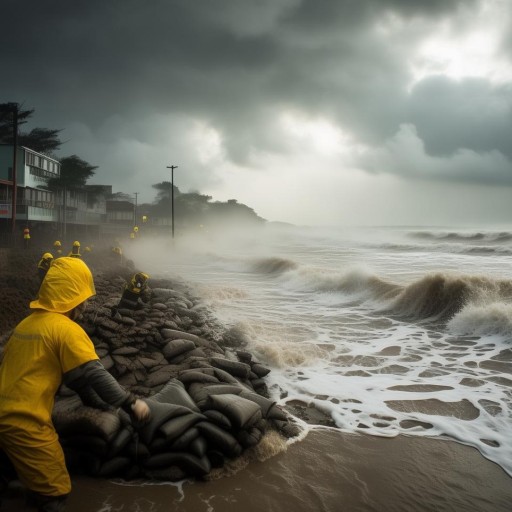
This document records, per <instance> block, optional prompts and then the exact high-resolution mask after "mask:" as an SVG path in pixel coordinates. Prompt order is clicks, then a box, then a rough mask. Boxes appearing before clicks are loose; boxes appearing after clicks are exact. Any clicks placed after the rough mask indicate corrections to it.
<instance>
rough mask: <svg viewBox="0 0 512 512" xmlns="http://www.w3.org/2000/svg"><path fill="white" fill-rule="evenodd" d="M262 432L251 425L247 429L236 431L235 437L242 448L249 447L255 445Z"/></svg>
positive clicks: (259, 439)
mask: <svg viewBox="0 0 512 512" xmlns="http://www.w3.org/2000/svg"><path fill="white" fill-rule="evenodd" d="M262 436H263V433H262V432H261V431H260V430H259V429H258V428H256V427H251V428H250V429H249V430H241V431H240V432H238V434H237V436H236V438H237V440H238V442H239V443H240V444H241V445H242V446H243V447H244V448H251V447H252V446H256V445H257V444H258V443H259V442H260V441H261V437H262Z"/></svg>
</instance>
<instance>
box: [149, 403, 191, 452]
mask: <svg viewBox="0 0 512 512" xmlns="http://www.w3.org/2000/svg"><path fill="white" fill-rule="evenodd" d="M146 403H147V404H148V406H149V408H150V410H151V419H150V420H149V423H146V424H145V425H144V426H143V427H142V428H140V429H139V435H140V438H141V440H142V442H143V443H145V444H149V443H150V442H151V440H152V439H153V436H154V435H155V432H156V431H157V429H158V428H159V427H160V426H161V425H162V424H163V423H165V422H166V421H168V420H170V419H171V418H176V417H177V416H182V415H184V414H188V413H190V409H188V408H187V407H183V406H182V405H174V404H163V403H160V402H157V401H156V400H153V399H152V398H151V399H148V400H146Z"/></svg>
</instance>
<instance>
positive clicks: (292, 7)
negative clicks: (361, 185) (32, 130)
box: [0, 0, 512, 183]
mask: <svg viewBox="0 0 512 512" xmlns="http://www.w3.org/2000/svg"><path fill="white" fill-rule="evenodd" d="M478 3H479V2H477V0H469V1H462V0H431V1H428V2H426V1H424V0H421V1H420V0H418V1H414V0H265V1H260V2H247V1H242V0H216V1H207V2H205V1H203V2H201V1H191V0H154V1H151V2H141V1H140V0H117V1H114V0H111V1H107V0H89V1H84V0H74V1H72V2H70V1H69V0H66V1H64V0H47V1H44V2H42V1H37V0H32V1H27V0H7V1H4V2H3V5H2V18H3V23H2V30H1V31H0V59H1V62H2V67H3V70H7V72H4V73H3V75H4V80H2V83H1V84H0V97H1V101H20V102H23V103H24V104H25V106H26V107H27V108H32V107H34V108H35V109H36V115H35V118H34V122H35V124H37V125H40V126H48V127H52V128H68V130H67V133H66V129H65V130H64V132H63V138H64V139H66V138H67V134H70V136H72V137H75V138H78V137H80V136H83V134H84V133H88V134H89V136H88V137H85V138H84V140H87V141H89V146H87V145H86V144H85V142H84V140H73V141H70V143H69V144H68V145H67V146H64V148H63V151H64V153H67V151H68V148H69V150H70V151H71V150H73V152H75V151H79V150H81V151H82V152H87V151H89V153H88V154H86V155H85V154H84V155H83V156H84V158H88V159H89V160H90V161H91V162H93V163H101V162H98V160H97V158H99V159H100V160H101V159H102V161H107V160H106V159H107V158H108V154H109V151H111V149H112V147H127V146H128V143H130V144H132V146H130V150H132V148H133V147H136V148H139V151H141V152H142V151H143V148H147V146H151V145H153V146H158V147H161V146H165V147H166V150H167V151H168V153H171V152H172V154H173V155H177V154H179V156H181V157H183V158H185V154H186V151H187V150H189V149H190V148H189V147H184V145H185V144H187V140H186V139H184V138H182V136H181V132H180V124H179V123H181V126H182V129H183V130H185V128H190V126H191V125H192V124H193V123H192V121H191V120H192V119H198V120H201V121H202V122H205V123H207V124H209V125H211V126H212V127H213V128H215V130H217V132H218V133H219V134H220V137H221V139H222V146H223V149H224V150H225V151H226V155H225V157H226V159H228V160H230V161H231V162H234V163H235V164H242V163H245V164H248V165H251V166H253V167H257V158H255V157H254V154H255V152H256V153H257V152H270V153H282V154H284V153H286V152H287V151H288V150H289V149H290V148H289V146H288V143H287V141H286V138H285V136H284V134H283V133H282V128H280V126H279V122H278V121H279V120H278V119H277V117H278V114H279V113H280V112H282V111H286V110H289V111H295V110H297V111H300V112H301V113H303V114H305V115H309V116H311V117H312V118H315V117H321V118H324V119H328V120H331V121H332V122H333V123H335V124H338V125H339V126H341V127H342V128H343V130H345V131H346V132H348V133H350V134H351V135H352V136H353V138H354V139H355V140H357V141H359V142H360V143H361V144H365V145H367V146H370V147H375V148H377V149H376V151H380V150H383V149H382V148H387V149H388V151H387V152H386V154H387V155H388V158H390V157H389V154H390V151H389V145H390V144H391V145H392V144H393V143H392V141H395V146H394V147H395V148H396V147H397V146H396V140H397V137H398V138H399V139H400V141H401V143H404V142H405V141H406V140H407V141H409V142H410V143H416V142H417V141H419V142H420V143H421V144H423V145H424V146H423V149H424V150H425V153H426V155H427V156H432V157H440V158H441V157H446V158H448V157H453V156H454V155H456V154H458V153H457V152H460V151H461V150H467V151H469V152H472V153H471V155H477V156H478V153H489V154H491V153H492V152H496V155H495V156H496V158H491V159H490V161H497V160H500V156H499V155H504V156H505V157H507V158H509V159H510V158H512V153H511V152H512V144H511V143H510V133H512V131H511V124H512V121H511V117H510V109H511V89H510V87H509V86H505V85H503V86H492V85H491V84H490V83H489V82H486V81H485V80H478V81H477V80H464V81H460V82H454V81H450V80H449V79H447V78H443V77H438V78H429V79H425V80H423V81H422V82H420V83H419V84H417V85H416V86H415V87H414V88H413V89H412V90H411V91H409V89H408V87H409V85H410V82H411V74H410V69H409V65H408V51H409V47H410V45H412V44H413V43H414V42H415V41H417V40H419V38H420V37H421V36H423V35H425V34H426V33H428V31H429V30H431V29H432V28H431V27H432V26H434V25H429V23H434V22H436V23H437V22H440V21H441V20H443V19H445V18H447V17H449V16H451V15H454V14H456V13H458V12H460V11H461V10H463V9H465V10H466V11H468V12H471V9H472V8H475V6H477V4H478ZM393 20H398V22H397V23H398V25H397V26H399V27H400V31H402V32H403V33H406V34H408V35H409V36H410V40H409V41H404V39H403V37H399V35H400V34H399V32H398V29H394V28H393V27H394V25H393V23H392V21H393ZM409 26H410V28H408V27H409ZM436 26H437V25H436ZM382 27H384V29H383V28H382ZM407 30H409V32H407ZM503 44H504V46H506V45H507V44H508V45H510V38H509V39H508V42H507V41H504V43H503ZM158 116H161V117H162V118H164V119H167V121H168V123H169V124H170V125H171V126H172V129H171V130H170V133H172V136H171V138H172V140H170V141H167V140H166V141H163V140H162V137H161V131H162V130H163V129H164V128H163V127H164V125H165V121H162V122H161V123H160V122H157V121H155V119H156V118H158ZM404 125H406V126H411V127H413V130H414V133H415V134H416V137H417V139H415V138H414V137H412V136H410V137H404V136H400V134H402V135H403V132H402V131H401V130H402V128H401V126H404ZM71 126H73V127H74V128H73V129H71V128H69V127H71ZM126 127H131V128H126ZM81 134H82V135H81ZM107 142H108V143H109V144H111V145H112V146H110V147H108V146H107V145H106V143H107ZM179 144H180V145H181V149H180V147H179ZM116 145H117V146H116ZM88 147H89V149H87V148H88ZM192 150H193V148H192ZM419 153H421V152H416V153H414V154H416V156H418V155H419ZM79 154H81V153H79ZM393 154H394V155H395V156H397V154H396V152H394V153H393ZM411 154H412V153H411ZM492 154H493V155H494V153H492ZM81 156H82V154H81ZM190 158H192V157H190ZM362 161H363V160H361V162H362ZM368 161H369V160H367V162H368ZM446 161H447V162H448V160H446ZM108 162H109V165H112V166H114V163H113V162H112V159H110V160H108ZM141 162H142V158H141ZM423 163H424V162H423ZM195 164H197V169H199V170H198V172H199V173H200V175H201V177H204V178H205V179H206V177H208V172H209V173H210V175H211V174H212V172H211V170H209V169H208V166H207V164H204V163H203V164H202V163H201V162H200V161H199V160H197V162H195ZM430 164H432V161H430ZM126 165H127V162H126V161H125V160H123V166H124V167H126ZM368 165H369V167H368V169H369V170H371V169H373V166H372V165H370V164H368ZM373 165H378V163H376V162H374V164H373ZM503 165H504V164H503V162H502V161H501V160H500V163H499V168H500V172H499V173H498V174H497V175H499V176H501V177H502V176H503V172H502V169H503ZM434 167H436V166H434ZM392 168H393V166H392V165H391V164H390V165H389V169H388V171H389V172H393V171H392ZM418 168H419V167H418V166H417V167H416V170H415V171H411V166H410V165H407V166H405V165H396V166H395V169H396V170H395V171H394V172H396V173H397V174H400V175H404V176H405V175H407V173H410V174H412V175H415V173H416V172H417V169H418ZM430 168H432V167H430ZM436 168H437V167H436ZM118 172H119V173H120V172H121V170H119V171H118ZM123 172H125V171H123ZM477 174H478V173H477V172H476V171H475V172H472V173H468V175H471V176H473V177H474V176H476V175H477ZM431 175H432V176H435V177H436V179H441V178H442V177H443V176H444V175H445V173H444V171H439V172H437V171H435V172H434V171H432V173H431ZM452 177H456V179H460V180H461V181H462V180H464V179H465V174H464V172H463V171H462V170H461V171H460V172H459V171H457V172H455V173H453V174H452ZM215 179H216V178H215V177H214V176H210V177H208V180H211V181H215ZM454 179H455V178H454ZM500 179H502V178H500ZM155 181H158V180H155ZM192 181H193V180H192V179H191V183H192ZM196 182H197V183H200V182H201V180H200V179H196Z"/></svg>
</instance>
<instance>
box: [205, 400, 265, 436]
mask: <svg viewBox="0 0 512 512" xmlns="http://www.w3.org/2000/svg"><path fill="white" fill-rule="evenodd" d="M206 403H207V407H208V408H209V409H215V410H217V411H220V412H221V413H223V414H225V415H226V416H227V417H228V418H229V420H230V421H231V424H232V425H233V427H234V428H236V429H242V428H247V427H248V426H251V425H253V424H254V423H256V422H257V421H258V420H260V419H261V417H262V415H261V408H260V406H259V405H258V404H257V403H255V402H253V401H251V400H247V399H246V398H242V397H241V396H239V395H232V394H225V395H210V396H209V397H208V399H207V401H206Z"/></svg>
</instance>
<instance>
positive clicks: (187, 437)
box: [169, 427, 204, 456]
mask: <svg viewBox="0 0 512 512" xmlns="http://www.w3.org/2000/svg"><path fill="white" fill-rule="evenodd" d="M198 437H199V430H198V429H197V428H195V427H191V428H189V429H188V430H186V431H185V432H183V434H181V436H179V437H178V438H176V439H174V441H173V442H172V444H171V445H170V446H169V451H173V452H183V451H186V450H187V448H188V447H189V445H190V444H191V443H192V442H193V441H194V440H195V439H197V438H198ZM187 451H189V450H187ZM195 455H198V454H197V453H196V454H195ZM202 455H204V453H202V454H200V456H202Z"/></svg>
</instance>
